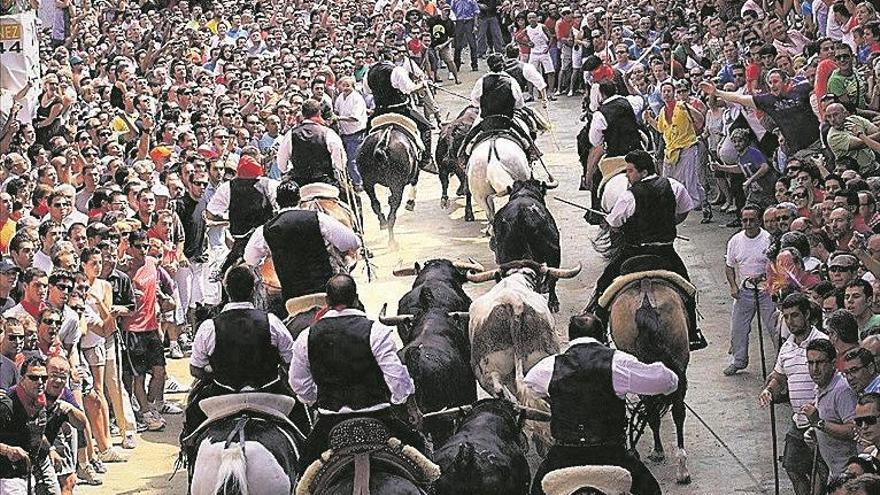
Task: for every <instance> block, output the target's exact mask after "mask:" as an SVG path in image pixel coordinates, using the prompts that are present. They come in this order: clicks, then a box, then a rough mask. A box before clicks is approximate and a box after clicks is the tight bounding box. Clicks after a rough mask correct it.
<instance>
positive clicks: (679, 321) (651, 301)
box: [608, 277, 691, 484]
mask: <svg viewBox="0 0 880 495" xmlns="http://www.w3.org/2000/svg"><path fill="white" fill-rule="evenodd" d="M680 290H681V289H679V288H677V287H676V286H674V285H673V284H672V283H670V282H669V281H667V280H665V279H662V278H652V277H644V278H642V279H640V280H637V281H635V282H632V283H630V284H628V285H626V286H625V287H623V288H622V289H621V290H620V291H619V292H618V293H617V295H616V296H615V297H614V299H613V301H612V302H611V306H610V308H609V313H610V314H609V318H608V322H609V327H610V329H611V338H612V339H613V340H614V344H615V345H616V346H617V348H618V349H620V350H622V351H625V352H628V353H630V354H632V355H634V356H636V357H637V358H639V360H640V361H643V362H646V363H653V362H657V361H660V362H662V363H663V364H664V365H666V367H668V368H669V369H671V370H672V371H673V372H675V374H676V375H678V381H679V386H678V390H677V391H676V392H675V393H673V394H671V395H669V396H650V397H642V398H641V400H642V402H643V403H644V404H645V406H646V408H645V410H646V411H647V414H648V417H647V420H648V424H649V425H650V427H651V430H652V431H653V433H654V449H653V451H652V452H651V454H650V455H648V458H649V459H651V460H652V461H657V462H660V461H662V460H664V459H665V453H664V452H663V444H662V443H661V441H660V419H661V415H662V414H663V411H664V410H665V409H666V407H667V406H671V408H672V419H673V421H674V422H675V429H676V436H677V441H678V453H677V454H676V457H677V462H678V468H677V472H676V478H677V481H678V483H681V484H686V483H690V481H691V477H690V474H689V473H688V469H687V452H686V451H685V450H684V419H685V407H684V397H685V393H686V392H687V377H686V370H687V365H688V361H689V360H690V347H689V345H688V330H687V325H688V318H687V311H686V310H685V307H684V300H683V298H682V294H681V292H680Z"/></svg>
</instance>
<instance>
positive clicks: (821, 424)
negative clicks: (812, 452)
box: [816, 419, 825, 431]
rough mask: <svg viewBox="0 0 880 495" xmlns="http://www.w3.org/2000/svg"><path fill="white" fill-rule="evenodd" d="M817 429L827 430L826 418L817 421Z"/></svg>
mask: <svg viewBox="0 0 880 495" xmlns="http://www.w3.org/2000/svg"><path fill="white" fill-rule="evenodd" d="M816 429H817V430H819V431H825V420H824V419H820V420H819V421H816Z"/></svg>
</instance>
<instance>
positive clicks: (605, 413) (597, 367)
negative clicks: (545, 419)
mask: <svg viewBox="0 0 880 495" xmlns="http://www.w3.org/2000/svg"><path fill="white" fill-rule="evenodd" d="M614 352H615V351H614V350H612V349H609V348H608V347H605V346H604V345H602V344H599V343H598V342H595V343H589V344H577V345H573V346H571V347H569V349H568V350H567V351H565V352H564V353H562V354H560V355H558V356H556V359H555V363H554V365H553V376H552V378H551V379H550V387H549V393H550V407H551V409H552V410H553V416H552V417H551V418H550V432H551V433H552V434H553V438H554V439H555V440H556V443H557V444H559V445H567V446H584V447H589V446H600V445H607V446H614V447H623V446H625V444H626V436H625V433H626V403H625V402H624V401H623V399H621V398H620V397H618V396H617V394H615V393H614V386H613V385H612V381H611V358H612V356H614Z"/></svg>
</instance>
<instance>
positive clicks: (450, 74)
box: [449, 72, 455, 81]
mask: <svg viewBox="0 0 880 495" xmlns="http://www.w3.org/2000/svg"><path fill="white" fill-rule="evenodd" d="M449 80H450V81H454V80H455V76H454V75H452V72H450V73H449Z"/></svg>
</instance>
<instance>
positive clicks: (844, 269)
mask: <svg viewBox="0 0 880 495" xmlns="http://www.w3.org/2000/svg"><path fill="white" fill-rule="evenodd" d="M852 270H853V269H852V268H850V267H848V266H832V267H830V268H828V271H829V272H830V273H843V272H850V271H852ZM860 369H862V368H861V367H859V368H851V369H849V370H844V371H843V374H844V375H845V374H847V373H855V372H856V371H858V370H860Z"/></svg>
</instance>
